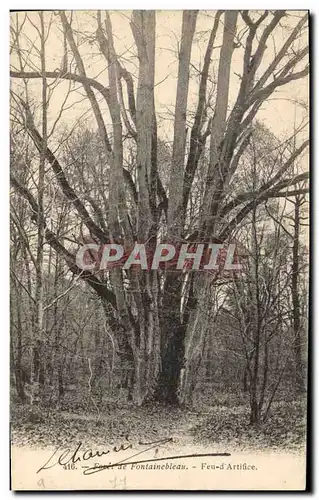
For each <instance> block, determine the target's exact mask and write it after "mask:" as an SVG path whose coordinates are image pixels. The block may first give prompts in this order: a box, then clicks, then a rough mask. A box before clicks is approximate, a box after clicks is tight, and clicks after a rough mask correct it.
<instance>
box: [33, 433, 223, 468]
mask: <svg viewBox="0 0 319 500" xmlns="http://www.w3.org/2000/svg"><path fill="white" fill-rule="evenodd" d="M172 441H173V438H171V437H169V438H165V439H160V440H159V441H153V442H150V443H142V442H139V443H138V444H139V445H142V446H147V448H144V449H143V450H141V451H139V452H137V453H135V454H134V455H130V456H129V457H126V458H124V459H123V460H120V461H118V462H113V463H109V464H107V465H99V464H94V465H93V466H92V467H87V468H86V469H85V470H84V471H83V474H84V475H86V476H87V475H90V474H95V473H97V472H101V471H102V470H107V469H111V468H113V467H117V466H120V465H124V464H125V465H132V464H140V463H147V462H158V461H164V460H165V461H167V460H177V459H181V458H183V459H184V458H196V457H229V456H230V453H197V454H196V453H194V454H188V455H171V456H165V457H160V458H150V459H143V460H132V459H135V458H136V457H138V456H139V457H140V456H141V455H142V454H144V453H146V452H148V451H150V450H152V449H154V448H155V449H156V448H157V447H158V446H161V445H164V444H166V443H169V442H172ZM132 447H133V445H132V443H129V444H126V443H125V444H124V443H122V444H121V445H120V446H119V447H116V446H114V447H113V448H111V449H110V448H108V449H106V450H96V451H92V449H91V448H89V449H85V448H84V447H83V443H82V442H81V441H80V442H79V443H78V444H77V446H76V448H75V449H73V450H72V449H70V448H67V449H66V450H64V451H63V452H62V453H60V454H58V452H59V448H60V447H59V448H57V449H56V450H55V451H54V452H53V454H52V455H51V457H50V458H49V460H48V461H47V462H46V463H45V464H44V465H42V466H41V467H40V469H39V470H38V471H37V474H38V473H39V472H41V471H43V470H48V469H51V468H52V467H55V466H56V465H60V466H65V465H68V464H76V463H78V462H82V461H86V460H90V459H92V458H96V457H102V456H104V455H108V454H109V453H111V452H115V453H119V452H121V451H126V450H129V449H132Z"/></svg>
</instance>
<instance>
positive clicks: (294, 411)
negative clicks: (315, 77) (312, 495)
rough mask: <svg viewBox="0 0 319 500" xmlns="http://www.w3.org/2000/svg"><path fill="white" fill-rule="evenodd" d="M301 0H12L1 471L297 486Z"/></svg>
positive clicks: (45, 477) (303, 275)
mask: <svg viewBox="0 0 319 500" xmlns="http://www.w3.org/2000/svg"><path fill="white" fill-rule="evenodd" d="M309 20H310V19H309V12H308V11H307V10H132V11H128V10H112V11H111V10H110V11H108V10H65V11H63V10H56V11H55V10H39V11H36V10H25V11H11V12H10V446H11V488H12V489H13V490H22V491H26V490H29V491H35V490H43V491H50V490H53V491H57V490H60V491H61V490H62V491H67V490H90V491H91V490H92V491H93V490H135V491H136V490H150V491H152V490H153V491H158V490H162V491H163V490H165V491H181V490H184V491H190V490H191V491H194V490H196V491H207V490H208V491H305V489H306V487H307V484H306V483H307V481H306V470H307V407H308V400H307V393H308V385H309V373H308V352H309V339H308V333H309V332H308V329H309V324H308V317H309V286H310V285H309V279H310V278H309V260H310V259H309V246H310V244H309V236H310V234H309V233H310V221H309V219H310V209H309V201H310V200H309V198H310V197H309V190H310V187H309V176H310V172H309V171H310V165H309V163H310V162H309V148H310V144H309V142H310V132H309V128H310V125H309V121H310V117H309V115H310V112H309V92H310V83H309Z"/></svg>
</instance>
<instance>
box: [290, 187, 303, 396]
mask: <svg viewBox="0 0 319 500" xmlns="http://www.w3.org/2000/svg"><path fill="white" fill-rule="evenodd" d="M294 212H295V213H294V241H293V247H292V276H291V292H292V321H293V350H294V355H295V375H296V389H297V391H298V392H303V391H304V390H305V387H304V376H303V366H302V340H301V324H300V301H299V287H298V278H299V233H300V199H299V197H296V200H295V210H294Z"/></svg>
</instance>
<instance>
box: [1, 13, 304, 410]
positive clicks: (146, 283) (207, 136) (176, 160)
mask: <svg viewBox="0 0 319 500" xmlns="http://www.w3.org/2000/svg"><path fill="white" fill-rule="evenodd" d="M50 15H51V18H52V16H53V13H51V14H50ZM54 15H55V16H56V18H55V21H54V22H55V23H56V25H57V26H58V29H59V30H60V32H62V34H63V46H64V56H63V62H62V64H61V67H60V68H58V69H54V68H53V67H52V68H50V59H49V58H47V57H46V56H47V54H48V51H49V42H50V33H49V31H50V30H47V31H46V35H45V36H44V34H43V33H44V25H43V17H41V16H40V20H39V22H40V25H39V26H40V27H38V26H37V25H36V21H35V19H34V18H33V17H32V18H30V16H28V14H19V16H20V23H17V24H16V25H15V24H14V23H12V67H11V71H10V74H11V77H12V78H13V80H14V82H16V81H17V80H19V81H20V80H21V79H22V81H23V82H24V83H25V89H24V91H23V92H20V93H19V92H17V90H16V88H15V87H14V83H13V86H12V90H13V98H14V103H15V106H18V107H19V110H20V113H21V116H22V119H21V121H22V123H23V127H24V128H25V129H26V130H27V133H28V134H29V136H30V138H31V139H32V141H33V142H34V144H35V146H36V148H37V149H38V151H39V152H40V155H41V164H40V170H39V193H38V196H35V195H34V193H33V192H32V190H31V189H30V186H29V185H28V184H27V183H25V182H23V180H22V179H21V178H20V177H18V176H17V175H16V174H15V173H14V172H12V175H11V180H12V187H13V189H14V190H15V192H16V193H17V194H19V195H20V196H22V197H23V198H24V199H26V200H27V202H28V203H29V206H30V208H31V211H32V212H34V213H35V214H37V217H36V223H37V225H38V228H39V232H40V233H41V234H42V232H43V237H44V238H45V239H46V241H47V243H48V244H49V245H50V246H51V247H52V248H53V249H54V251H56V252H57V254H59V255H60V256H61V257H63V258H64V260H65V262H66V264H67V266H68V268H69V270H70V271H71V272H72V273H74V274H76V275H78V276H80V280H84V281H85V282H86V283H87V284H88V285H89V286H90V287H91V288H92V289H93V290H94V291H95V292H96V293H97V294H98V296H99V297H100V298H101V300H102V301H103V304H104V306H105V312H106V315H107V317H108V319H109V322H110V323H112V324H113V325H114V322H115V323H116V325H117V327H116V331H117V332H121V333H119V335H120V336H122V337H123V336H124V337H125V346H126V349H127V350H129V351H130V354H131V356H132V358H133V359H134V387H133V399H134V401H135V402H136V403H138V404H142V403H143V402H144V401H146V400H147V399H148V398H152V397H156V398H157V399H158V400H160V401H163V402H169V403H177V402H178V401H187V400H188V397H189V395H190V393H191V391H192V388H193V386H194V384H193V379H194V377H195V376H196V370H197V367H198V364H199V360H200V357H201V354H202V350H203V338H204V335H205V331H206V329H207V324H206V323H205V317H204V315H203V311H205V310H206V309H207V307H209V304H208V302H209V290H210V287H211V286H214V282H213V281H212V278H211V276H208V275H202V274H201V275H196V273H190V274H188V273H184V272H182V271H181V272H180V273H176V272H170V271H165V270H151V271H149V272H142V273H139V274H137V273H136V272H134V271H132V270H127V271H123V270H122V269H120V268H114V269H113V270H112V271H111V272H110V273H106V274H103V275H102V274H99V273H97V272H94V271H84V272H83V271H82V270H81V269H80V268H78V266H77V264H76V261H75V256H74V253H72V251H71V250H70V248H68V246H67V245H66V244H65V241H64V240H63V239H61V238H60V237H59V236H58V235H57V234H56V233H55V232H54V231H53V230H52V227H51V225H50V221H49V219H48V217H47V216H46V214H45V213H44V212H43V209H42V201H41V193H42V188H41V185H42V183H43V182H45V176H46V177H47V179H48V178H49V173H50V174H52V173H53V174H54V178H55V181H56V182H57V183H58V186H59V190H60V192H61V193H62V194H63V196H64V198H65V200H67V201H68V202H69V203H70V204H71V206H72V207H73V210H74V214H75V216H76V218H77V219H78V220H79V221H80V222H81V224H83V225H84V226H85V227H86V228H87V230H88V232H89V233H90V235H91V237H92V238H93V239H94V240H95V241H98V242H100V243H109V242H123V243H124V246H125V247H126V248H132V247H133V246H134V242H136V241H138V242H145V243H146V242H147V244H148V245H149V247H150V248H151V249H152V248H153V249H154V247H155V245H156V243H157V241H158V239H159V238H161V239H162V240H165V241H170V242H173V243H178V244H179V243H180V242H190V243H191V242H192V241H202V242H207V241H214V239H215V241H216V239H217V240H218V241H221V242H226V241H229V240H230V239H231V238H232V236H233V235H234V232H235V231H236V229H237V228H238V227H239V226H240V224H241V223H242V222H243V221H244V220H245V218H246V217H247V216H248V215H249V214H250V213H251V212H252V211H253V210H256V207H258V205H259V204H261V203H264V202H265V201H266V200H268V199H270V198H287V197H290V196H295V195H296V193H298V192H299V191H300V192H305V187H304V184H303V185H302V186H301V184H300V183H301V182H304V181H305V180H307V178H308V173H307V172H306V171H305V170H301V171H300V172H298V173H296V172H295V171H294V170H293V169H292V166H293V165H294V163H295V160H296V159H297V158H298V157H301V156H302V154H303V153H304V152H305V151H306V148H307V147H308V140H304V141H302V140H300V139H299V136H298V137H297V139H296V147H295V148H294V150H293V151H292V152H291V153H289V152H288V153H287V152H286V153H285V154H283V155H281V156H280V157H278V159H277V161H274V163H273V167H272V169H271V170H270V172H268V174H267V175H264V176H261V177H260V178H261V179H262V181H261V182H259V184H258V185H256V187H255V188H254V189H252V190H246V191H245V190H243V191H240V190H238V189H233V190H231V189H230V187H231V186H232V181H233V179H234V178H235V176H236V175H237V173H238V169H239V168H240V167H239V166H240V164H241V158H242V157H243V155H244V153H245V149H246V148H247V146H248V144H249V142H250V139H251V135H252V130H253V124H254V120H255V118H256V116H258V112H259V110H260V109H261V107H262V105H263V103H265V101H266V100H267V99H269V98H271V96H272V95H273V94H274V93H275V92H276V91H277V90H280V89H283V88H284V87H285V86H287V85H288V84H289V83H291V82H296V81H299V80H301V79H302V78H304V77H306V76H307V74H308V71H309V65H308V41H307V39H306V38H307V37H306V36H305V30H306V28H307V22H308V15H307V14H302V15H298V16H295V17H294V18H291V17H290V15H289V13H286V12H285V11H264V12H257V11H252V12H250V11H226V12H223V11H219V12H216V13H215V15H214V18H213V20H212V23H211V29H210V30H209V33H208V41H207V45H206V49H205V54H204V59H203V64H202V67H201V68H199V69H198V68H197V71H196V75H197V81H198V97H197V103H196V106H195V110H194V112H193V113H189V112H188V108H189V86H190V82H191V80H192V79H193V80H192V83H193V84H194V78H193V76H192V75H193V72H192V71H193V67H194V65H193V64H192V57H191V56H192V50H193V48H194V39H195V35H196V22H197V18H198V11H184V12H183V13H182V23H181V29H180V34H179V41H178V74H177V79H176V103H175V110H174V113H173V115H174V117H173V121H174V123H173V127H172V136H171V138H170V143H171V144H172V147H171V161H170V169H169V173H168V178H167V179H166V178H165V176H163V175H162V173H163V172H161V165H160V155H159V150H160V145H161V143H162V142H163V138H162V137H158V121H159V118H160V117H159V115H158V113H157V106H156V99H155V94H154V89H155V68H156V12H154V11H133V13H132V15H131V20H130V27H131V31H132V35H133V40H134V48H133V50H135V58H134V64H135V66H136V67H137V71H136V72H135V73H134V72H133V71H129V70H128V69H127V67H126V66H127V65H126V59H125V57H124V56H123V54H119V53H118V51H117V50H116V36H115V35H116V33H113V28H112V14H111V13H109V12H107V11H106V12H97V13H96V16H95V17H94V23H95V31H94V30H93V31H92V32H91V34H90V35H88V34H87V33H85V32H83V33H81V32H79V31H78V28H77V27H76V23H75V22H74V13H71V14H70V13H68V12H64V11H61V12H58V13H54ZM287 19H289V25H288V26H286V25H285V20H287ZM50 22H51V21H50ZM28 23H31V25H32V26H35V29H36V30H37V29H38V30H39V33H42V35H41V47H39V48H38V53H37V54H36V55H34V56H32V51H33V50H34V48H35V47H36V41H34V43H31V44H30V43H28V42H26V36H25V35H24V29H25V25H26V24H28ZM282 29H283V30H284V33H285V36H284V39H283V41H282V42H281V45H280V46H279V47H276V48H275V49H274V48H273V45H272V42H273V40H272V39H273V37H274V36H275V34H276V32H277V30H282ZM41 30H42V31H41ZM219 41H220V44H219ZM53 43H54V42H53ZM84 43H90V44H91V45H90V46H91V47H92V51H98V52H99V54H100V56H101V57H103V58H104V69H105V70H104V71H103V78H102V76H96V77H94V78H93V77H92V76H88V70H87V68H86V62H87V57H86V55H87V54H84V52H83V51H82V46H83V44H84ZM239 51H240V53H241V54H242V58H241V71H240V74H238V75H237V78H238V85H237V90H236V96H235V98H234V96H233V95H231V92H230V91H231V90H234V87H232V85H231V78H232V76H233V75H234V69H233V65H232V63H233V59H234V52H236V54H237V52H239ZM38 56H39V57H40V66H39V67H37V64H38ZM236 57H237V58H238V56H237V55H236ZM216 58H217V59H218V64H217V68H216V81H215V82H214V84H213V85H212V76H211V69H212V60H213V59H216ZM129 67H130V68H131V67H132V65H129ZM35 79H40V80H41V81H42V88H43V93H42V99H43V104H42V109H43V114H42V118H41V119H40V120H39V121H40V124H41V128H42V129H41V128H40V126H38V124H37V120H35V118H34V109H33V108H34V103H33V102H32V101H30V99H29V98H28V92H27V89H28V88H29V86H31V83H32V81H33V80H35ZM49 81H51V82H53V83H59V82H61V81H68V82H73V83H74V84H79V85H81V86H82V88H83V91H84V94H85V97H86V102H87V103H89V105H90V108H91V111H92V113H93V115H94V118H95V121H96V127H97V130H98V133H99V137H100V141H101V143H102V145H103V150H104V155H105V156H104V157H105V161H106V164H107V166H108V168H106V167H105V176H106V177H107V179H108V193H107V202H108V210H107V211H105V210H104V209H101V207H100V206H97V204H96V203H95V204H94V200H93V201H92V199H89V197H86V196H85V195H81V196H80V195H79V193H78V192H77V186H76V184H75V183H74V182H73V183H72V180H71V179H70V177H69V176H68V172H67V171H66V168H65V166H64V164H63V157H59V152H58V151H54V147H55V143H54V140H53V138H52V137H51V138H50V134H49V135H48V132H47V120H48V118H47V109H46V102H47V97H46V92H48V89H47V85H48V83H47V82H49ZM61 92H62V91H61ZM232 93H233V92H232ZM109 122H110V123H111V127H110V126H109ZM188 130H189V131H190V133H189V134H187V131H188ZM301 136H302V134H301ZM50 140H51V141H52V144H50ZM128 144H133V145H134V150H135V151H136V155H135V156H134V164H132V165H130V168H128V167H127V164H126V158H127V149H128ZM204 156H205V157H206V158H207V157H208V162H207V163H208V165H207V169H206V171H205V178H204V187H203V190H202V191H203V192H202V196H201V202H200V206H199V207H198V214H197V216H196V217H195V218H194V217H192V218H190V206H191V205H192V204H193V201H194V200H193V190H194V186H195V183H196V182H195V181H196V180H198V168H199V165H200V162H201V161H202V159H203V157H204ZM44 162H45V165H46V166H45V168H44ZM190 221H191V224H190ZM41 234H40V235H39V237H41ZM39 241H40V240H39ZM39 248H42V244H41V242H40V247H39ZM40 257H41V256H40ZM40 260H41V259H40ZM39 278H40V275H39ZM39 283H40V281H39ZM40 291H41V290H40V289H39V293H40ZM39 300H40V299H39ZM40 310H41V307H40V309H39V311H40ZM39 323H40V319H39ZM39 328H40V327H39Z"/></svg>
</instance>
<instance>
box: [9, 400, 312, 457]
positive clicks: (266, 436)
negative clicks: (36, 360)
mask: <svg viewBox="0 0 319 500" xmlns="http://www.w3.org/2000/svg"><path fill="white" fill-rule="evenodd" d="M234 397H235V396H234ZM218 403H219V404H216V402H215V401H212V402H211V404H208V403H207V402H205V403H204V402H198V404H196V406H194V407H193V408H190V409H185V408H172V407H168V406H166V407H165V406H161V405H159V404H152V405H145V406H143V407H139V408H137V407H135V406H133V405H132V404H126V405H122V406H121V407H119V406H118V405H114V404H113V405H107V406H105V405H104V409H103V411H98V409H97V408H96V409H95V408H94V406H93V407H92V405H91V408H88V409H87V410H86V411H83V410H82V411H79V410H76V411H74V410H72V408H68V409H59V410H48V409H45V408H41V409H40V408H36V407H34V408H33V409H32V411H31V409H30V407H29V406H27V405H22V404H19V403H17V402H16V401H15V402H14V404H12V411H11V424H12V426H11V441H12V444H13V445H17V446H30V447H33V446H36V447H38V448H39V447H43V448H45V447H47V446H58V445H62V444H64V445H65V444H66V443H70V442H79V441H81V442H83V443H85V444H86V445H88V446H100V445H103V444H105V443H108V444H109V445H112V444H114V445H117V444H118V443H121V442H123V440H133V439H134V440H143V441H144V440H145V441H148V442H154V441H156V440H160V439H164V438H168V437H171V438H173V440H174V442H175V443H178V444H179V445H181V446H204V445H210V446H211V445H212V444H214V445H216V446H218V445H219V444H220V445H222V447H223V448H225V446H226V447H227V446H229V447H231V448H232V449H233V450H234V449H236V450H240V451H246V450H247V451H248V450H253V449H255V450H257V449H259V450H261V449H263V450H265V449H268V450H274V451H275V450H278V451H280V450H285V451H288V450H291V451H293V450H295V451H298V450H299V449H301V448H302V447H303V446H304V444H305V433H306V403H305V401H304V400H303V399H301V398H300V399H299V400H294V401H276V402H274V403H273V405H272V407H271V411H270V412H269V418H268V419H267V421H266V422H265V423H263V424H261V425H258V426H251V425H250V424H249V407H248V405H247V404H236V403H237V402H235V401H232V400H231V398H227V400H225V401H222V400H219V401H218Z"/></svg>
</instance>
